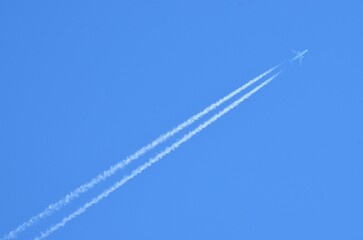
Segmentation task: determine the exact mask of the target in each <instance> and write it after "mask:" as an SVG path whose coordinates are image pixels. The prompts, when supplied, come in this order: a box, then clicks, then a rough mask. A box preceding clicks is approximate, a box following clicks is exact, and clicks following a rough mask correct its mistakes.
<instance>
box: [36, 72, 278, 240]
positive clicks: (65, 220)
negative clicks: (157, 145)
mask: <svg viewBox="0 0 363 240" xmlns="http://www.w3.org/2000/svg"><path fill="white" fill-rule="evenodd" d="M280 73H281V72H278V73H276V74H275V75H273V76H272V77H270V78H269V79H267V80H266V81H264V82H263V83H261V84H260V85H258V86H257V87H255V88H254V89H252V90H251V91H249V92H248V93H246V94H245V95H243V96H242V97H241V98H239V99H237V100H236V101H234V102H233V103H232V104H230V105H229V106H227V107H226V108H224V109H223V110H221V111H220V112H218V113H217V114H215V115H214V116H212V117H211V118H209V119H208V120H206V121H205V122H203V123H202V124H200V125H199V126H198V127H197V128H195V129H194V130H192V131H190V132H189V133H187V134H186V135H184V136H183V137H182V138H181V139H180V140H178V141H176V142H175V143H173V144H172V145H170V146H169V147H167V148H165V150H163V151H162V152H160V153H159V154H157V155H156V156H155V157H153V158H151V159H149V161H148V162H146V163H144V164H143V165H141V166H140V167H138V168H137V169H135V170H134V171H132V172H131V174H129V175H127V176H125V177H124V178H123V179H121V180H120V181H118V182H116V183H115V184H114V185H112V186H111V187H110V188H108V189H106V190H105V191H104V192H102V193H101V194H99V195H98V196H97V197H95V198H93V199H92V200H91V201H89V202H87V203H86V204H84V205H83V206H82V207H80V208H79V209H77V210H76V211H74V212H73V213H72V214H70V215H69V216H67V217H65V218H63V220H62V221H60V222H59V223H57V224H55V225H53V226H52V227H50V228H49V229H48V230H46V231H45V232H42V233H41V234H40V236H38V237H36V238H35V239H34V240H41V239H44V238H46V237H48V236H49V235H50V234H52V233H53V232H55V231H57V230H58V229H59V228H61V227H64V226H65V225H66V224H67V223H68V222H69V221H71V220H72V219H74V218H76V217H77V216H79V215H81V214H82V213H84V212H85V211H86V210H87V209H88V208H90V207H92V206H93V205H95V204H96V203H98V202H99V201H101V200H102V199H104V198H106V197H107V196H108V195H109V194H111V193H112V192H114V191H115V190H117V189H118V188H119V187H121V186H122V185H124V184H125V183H126V182H128V181H129V180H131V179H133V178H134V177H136V176H137V175H138V174H140V173H142V172H143V171H144V170H146V169H147V168H148V167H150V166H151V165H153V164H154V163H156V162H158V161H159V160H160V159H162V158H163V157H164V156H166V155H168V154H169V153H171V152H172V151H174V150H175V149H177V148H178V147H179V146H180V145H182V144H183V143H185V142H187V141H188V140H189V139H191V138H192V137H193V136H194V135H196V134H198V133H199V132H200V131H202V130H203V129H204V128H206V127H208V126H209V125H210V124H212V123H213V122H215V121H216V120H218V119H219V118H220V117H222V116H223V115H224V114H226V113H228V112H229V111H231V110H232V109H234V108H235V107H237V106H238V105H239V104H240V103H242V102H243V101H244V100H246V99H248V98H249V97H250V96H252V95H253V94H254V93H256V92H257V91H258V90H260V89H261V88H263V87H264V86H266V85H267V84H268V83H270V82H271V81H272V80H273V79H274V78H276V77H277V76H278V75H279V74H280Z"/></svg>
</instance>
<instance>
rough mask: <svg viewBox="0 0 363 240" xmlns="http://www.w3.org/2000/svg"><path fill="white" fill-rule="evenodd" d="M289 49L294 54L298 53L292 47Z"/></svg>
mask: <svg viewBox="0 0 363 240" xmlns="http://www.w3.org/2000/svg"><path fill="white" fill-rule="evenodd" d="M290 50H291V52H293V53H295V54H299V52H298V51H295V50H293V49H290Z"/></svg>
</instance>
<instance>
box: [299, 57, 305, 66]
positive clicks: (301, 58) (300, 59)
mask: <svg viewBox="0 0 363 240" xmlns="http://www.w3.org/2000/svg"><path fill="white" fill-rule="evenodd" d="M303 58H304V57H300V58H299V62H300V66H302V60H303Z"/></svg>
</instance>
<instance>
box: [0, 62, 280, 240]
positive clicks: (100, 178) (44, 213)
mask: <svg viewBox="0 0 363 240" xmlns="http://www.w3.org/2000/svg"><path fill="white" fill-rule="evenodd" d="M279 66H281V64H280V65H277V66H275V67H273V68H271V69H269V70H267V71H266V72H264V73H262V74H261V75H259V76H257V77H255V78H254V79H252V80H250V81H249V82H247V83H246V84H244V85H243V86H241V87H239V88H238V89H236V90H235V91H233V92H231V93H230V94H228V95H227V96H225V97H223V98H221V99H219V100H218V101H217V102H215V103H213V104H211V105H210V106H208V107H206V108H205V109H204V110H203V111H201V112H199V113H197V114H195V115H194V116H192V117H190V118H189V119H188V120H186V121H185V122H183V123H181V124H180V125H179V126H177V127H175V128H174V129H172V130H170V131H169V132H167V133H165V134H163V135H161V136H159V137H158V138H156V139H155V140H154V141H152V142H151V143H149V144H147V145H145V146H144V147H142V148H140V149H139V150H137V151H136V152H135V153H134V154H132V155H130V156H128V157H127V158H126V159H124V160H122V161H120V162H118V163H117V164H115V165H113V166H111V167H110V168H109V169H108V170H105V171H103V172H102V173H100V174H99V175H98V176H97V177H94V178H93V179H91V180H90V181H89V182H87V183H85V184H83V185H81V186H80V187H78V188H76V189H75V190H73V191H71V192H70V193H68V194H67V195H66V196H65V197H63V198H62V199H61V200H59V201H58V202H56V203H52V204H50V205H49V206H48V207H46V208H45V209H44V210H43V211H42V212H40V213H38V214H37V215H35V216H33V217H31V218H30V219H29V220H28V221H26V222H24V223H22V224H21V225H19V226H18V227H17V228H16V229H14V230H12V231H11V232H9V233H8V234H6V235H4V236H3V238H2V240H5V239H12V238H15V237H16V236H17V235H18V234H19V233H21V232H23V231H25V230H26V229H27V228H29V227H30V226H32V225H33V224H35V223H37V222H38V221H39V220H41V219H42V218H45V217H47V216H49V215H51V214H52V213H53V212H55V211H57V210H59V209H61V208H62V207H63V206H65V205H67V204H69V203H70V202H71V201H72V200H74V199H76V198H78V197H79V196H80V195H81V194H82V193H85V192H87V191H88V190H90V189H91V188H93V187H94V186H95V185H97V184H98V183H100V182H102V181H104V180H105V179H107V178H108V177H110V176H112V175H113V174H114V173H116V171H118V170H119V169H121V168H123V167H124V166H126V165H127V164H129V163H130V162H132V161H133V160H135V159H137V158H139V157H140V156H141V155H143V154H145V153H146V152H148V151H149V150H151V149H153V148H155V147H156V146H157V145H159V144H161V143H163V142H164V141H165V140H167V139H168V138H170V137H172V136H174V135H175V134H176V133H178V132H180V131H181V130H183V129H184V128H186V127H188V126H189V125H191V124H192V123H194V122H195V121H197V120H198V119H200V118H201V117H203V116H204V115H206V114H207V113H209V112H210V111H212V110H214V109H215V108H217V107H218V106H220V105H221V104H223V103H224V102H225V101H227V100H229V99H231V98H232V97H233V96H235V95H236V94H238V93H240V92H241V91H243V90H244V89H246V88H247V87H249V86H251V85H252V84H254V83H255V82H257V81H258V80H260V79H261V78H263V77H265V76H266V75H267V74H269V73H271V72H272V71H274V70H275V69H276V68H278V67H279Z"/></svg>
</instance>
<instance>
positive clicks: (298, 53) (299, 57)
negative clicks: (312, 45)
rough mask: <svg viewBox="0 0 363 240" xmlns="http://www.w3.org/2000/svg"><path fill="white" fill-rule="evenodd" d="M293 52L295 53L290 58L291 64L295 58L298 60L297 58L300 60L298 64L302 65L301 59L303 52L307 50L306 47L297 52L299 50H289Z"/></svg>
mask: <svg viewBox="0 0 363 240" xmlns="http://www.w3.org/2000/svg"><path fill="white" fill-rule="evenodd" d="M291 51H292V52H293V53H295V54H296V55H295V57H293V58H292V59H290V63H291V64H292V63H293V62H294V61H295V60H298V59H299V62H300V66H301V65H302V60H303V58H304V55H305V53H307V52H308V51H309V50H308V49H306V50H304V51H302V52H299V51H295V50H291Z"/></svg>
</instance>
